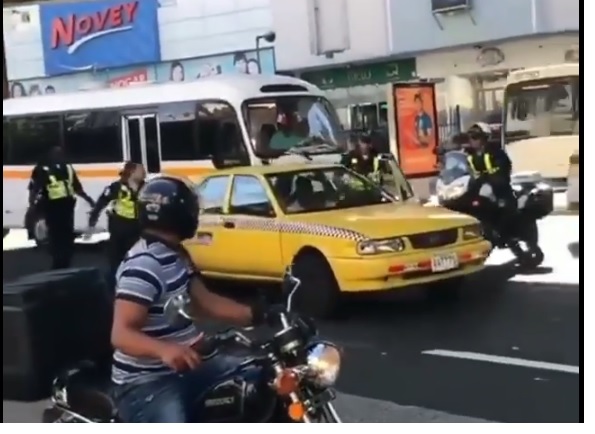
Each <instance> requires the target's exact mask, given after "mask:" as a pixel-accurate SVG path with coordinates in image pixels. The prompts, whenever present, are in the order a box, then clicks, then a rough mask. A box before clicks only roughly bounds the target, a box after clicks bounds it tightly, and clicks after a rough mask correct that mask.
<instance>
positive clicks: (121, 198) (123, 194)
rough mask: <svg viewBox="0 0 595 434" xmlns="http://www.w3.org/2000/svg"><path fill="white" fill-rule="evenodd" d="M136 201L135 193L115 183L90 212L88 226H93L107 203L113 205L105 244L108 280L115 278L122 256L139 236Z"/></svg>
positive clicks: (123, 185)
mask: <svg viewBox="0 0 595 434" xmlns="http://www.w3.org/2000/svg"><path fill="white" fill-rule="evenodd" d="M136 199H137V197H136V192H135V191H133V190H132V189H131V188H130V187H129V186H128V185H127V184H126V183H125V182H122V181H116V182H113V183H111V184H110V185H109V186H108V187H107V188H106V189H105V190H104V193H103V194H102V195H101V196H100V197H99V199H98V200H97V203H96V204H95V207H94V208H93V210H92V211H91V215H90V224H91V225H92V226H94V223H96V222H97V218H98V217H99V214H100V213H101V211H102V210H103V209H104V208H105V207H106V206H107V205H108V204H109V203H111V204H112V205H113V206H112V210H111V212H110V213H109V215H108V231H109V234H110V238H109V241H108V243H107V257H108V263H109V269H110V278H115V275H116V272H117V270H118V267H119V266H120V263H121V262H122V260H123V259H124V256H125V255H126V253H127V252H128V250H130V248H131V247H132V246H133V245H134V243H136V241H138V238H139V236H140V230H139V226H138V219H137V212H136Z"/></svg>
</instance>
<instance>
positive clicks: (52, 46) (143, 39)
mask: <svg viewBox="0 0 595 434" xmlns="http://www.w3.org/2000/svg"><path fill="white" fill-rule="evenodd" d="M158 7H159V2H158V0H142V1H140V0H136V1H122V0H101V1H92V2H82V3H71V2H65V3H44V4H42V5H40V6H39V14H40V24H41V35H42V38H41V39H42V44H43V57H44V66H45V73H46V75H47V76H54V75H60V74H68V73H73V72H82V71H96V70H102V69H110V68H117V67H122V66H126V65H134V64H143V63H145V64H146V63H154V62H158V61H160V60H161V53H160V42H159V30H158V28H159V27H158V23H157V9H158Z"/></svg>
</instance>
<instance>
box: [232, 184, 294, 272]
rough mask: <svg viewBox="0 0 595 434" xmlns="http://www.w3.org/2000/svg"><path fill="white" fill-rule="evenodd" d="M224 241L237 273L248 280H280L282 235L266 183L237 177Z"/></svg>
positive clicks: (233, 185) (233, 268) (233, 186)
mask: <svg viewBox="0 0 595 434" xmlns="http://www.w3.org/2000/svg"><path fill="white" fill-rule="evenodd" d="M228 197H229V203H228V207H227V209H226V213H225V215H224V217H223V229H221V232H220V234H221V235H220V238H221V239H223V240H224V243H225V245H226V246H229V251H228V252H227V263H228V264H229V266H230V269H231V271H232V272H233V274H235V275H238V276H242V277H244V278H248V279H255V280H260V279H262V280H269V279H273V280H274V279H278V278H279V277H281V276H282V274H283V267H284V265H283V259H282V257H281V233H280V230H279V225H278V223H277V219H276V216H275V211H274V207H273V204H272V201H271V200H270V198H269V195H268V191H267V189H266V187H265V185H264V184H263V180H262V179H261V178H259V177H256V176H253V175H234V177H233V180H232V185H231V191H230V193H229V196H228Z"/></svg>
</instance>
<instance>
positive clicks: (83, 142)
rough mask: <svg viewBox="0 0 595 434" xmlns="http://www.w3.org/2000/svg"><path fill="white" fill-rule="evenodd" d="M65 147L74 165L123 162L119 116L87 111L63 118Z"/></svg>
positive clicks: (107, 112) (104, 112)
mask: <svg viewBox="0 0 595 434" xmlns="http://www.w3.org/2000/svg"><path fill="white" fill-rule="evenodd" d="M64 148H65V151H66V155H67V156H68V159H69V161H70V162H71V163H75V164H76V163H113V162H117V161H122V159H123V156H122V134H121V128H120V113H119V112H112V111H98V112H86V113H77V114H68V115H65V116H64Z"/></svg>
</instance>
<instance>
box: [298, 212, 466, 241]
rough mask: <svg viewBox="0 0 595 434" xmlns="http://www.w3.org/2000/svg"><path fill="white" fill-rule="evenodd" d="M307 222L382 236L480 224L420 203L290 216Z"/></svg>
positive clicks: (464, 216) (368, 235)
mask: <svg viewBox="0 0 595 434" xmlns="http://www.w3.org/2000/svg"><path fill="white" fill-rule="evenodd" d="M287 218H288V220H290V221H293V222H301V223H306V224H323V225H328V226H334V227H339V228H342V229H349V230H352V231H355V232H358V233H360V234H362V235H364V236H367V237H370V238H373V239H380V238H388V237H394V236H402V235H409V234H415V233H420V232H431V231H437V230H442V229H450V228H455V227H460V226H464V225H468V224H473V223H477V220H475V219H474V218H472V217H469V216H466V215H464V214H460V213H456V212H453V211H449V210H446V209H444V208H440V207H424V206H421V205H418V204H407V203H403V204H382V205H373V206H366V207H358V208H348V209H339V210H332V211H322V212H316V213H308V214H295V215H289V216H287Z"/></svg>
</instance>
